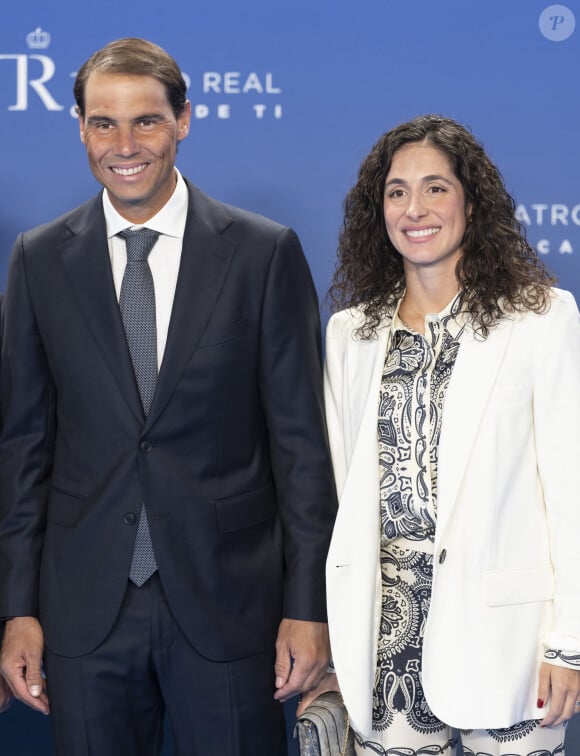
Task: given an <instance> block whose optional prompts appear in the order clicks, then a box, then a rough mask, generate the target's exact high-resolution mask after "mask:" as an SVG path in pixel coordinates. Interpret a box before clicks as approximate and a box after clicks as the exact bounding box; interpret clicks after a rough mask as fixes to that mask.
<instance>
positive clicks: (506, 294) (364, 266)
mask: <svg viewBox="0 0 580 756" xmlns="http://www.w3.org/2000/svg"><path fill="white" fill-rule="evenodd" d="M410 142H426V143H428V144H431V145H433V147H435V148H436V149H437V150H439V151H440V152H441V153H442V154H443V155H445V156H446V157H447V159H448V160H449V162H450V164H451V167H452V170H453V172H454V173H455V176H456V177H457V178H458V179H459V181H460V182H461V185H462V187H463V191H464V194H465V202H466V206H467V205H468V204H471V208H472V212H471V216H470V218H469V221H468V223H467V226H466V230H465V234H464V237H463V242H462V247H463V255H462V257H461V259H460V261H459V262H458V264H457V269H456V273H457V278H458V281H459V282H460V288H461V296H462V303H463V307H464V309H466V310H467V311H468V312H469V314H470V316H471V320H472V323H473V325H474V328H475V329H476V331H477V332H478V333H479V334H480V335H481V336H482V337H483V338H485V337H486V336H487V335H488V333H489V330H490V328H491V327H492V326H493V325H494V324H496V323H497V322H498V320H499V319H500V318H501V317H502V315H503V313H505V312H517V311H523V310H533V311H534V312H543V311H544V310H545V309H546V308H547V307H548V302H549V292H548V289H549V287H550V286H551V285H552V284H553V283H554V282H555V278H554V277H553V276H552V275H551V274H550V273H549V272H548V271H547V269H546V268H545V266H544V264H543V263H542V261H541V260H540V259H539V257H538V255H537V253H536V252H535V250H534V249H533V248H532V247H531V246H530V245H529V244H528V242H527V240H526V235H525V230H524V228H523V226H522V225H521V224H520V223H519V221H517V220H516V218H515V215H514V210H515V203H514V200H513V198H512V197H511V196H510V195H509V194H508V192H507V190H506V188H505V185H504V182H503V178H502V176H501V174H500V172H499V170H498V169H497V168H496V167H495V165H493V163H492V162H491V160H490V159H489V157H488V156H487V154H486V153H485V150H484V149H483V147H482V145H481V144H480V143H479V142H478V141H477V139H476V138H475V137H474V136H473V135H472V134H471V133H470V132H469V131H468V130H467V129H466V128H464V127H463V126H461V125H460V124H458V123H457V122H455V121H453V120H452V119H450V118H444V117H442V116H438V115H423V116H419V117H418V118H415V119H413V120H412V121H409V122H407V123H403V124H400V125H399V126H396V127H395V128H393V129H391V131H388V132H387V133H386V134H383V136H382V137H381V138H380V139H379V140H378V142H377V143H376V144H375V146H374V147H373V148H372V150H371V152H370V153H369V155H367V157H366V158H365V159H364V160H363V162H362V164H361V167H360V170H359V174H358V179H357V182H356V184H355V185H354V187H353V188H352V189H351V190H350V192H349V193H348V195H347V196H346V199H345V203H344V209H345V215H344V222H343V225H342V228H341V232H340V237H339V246H338V265H337V268H336V271H335V273H334V277H333V281H332V286H331V289H330V292H329V297H330V301H331V303H332V305H333V309H335V310H337V309H342V308H344V307H352V306H360V307H361V309H362V312H363V314H364V316H365V317H364V323H363V325H362V326H361V327H360V328H359V329H358V331H357V333H358V336H359V337H360V338H363V339H370V338H373V337H374V335H375V334H376V330H377V327H378V326H379V324H380V322H381V319H382V318H383V316H384V315H385V314H386V313H387V312H388V311H390V310H392V309H393V308H394V306H395V304H396V302H397V301H398V300H399V299H400V297H401V296H402V295H403V292H404V291H405V275H404V270H403V259H402V257H401V255H400V254H399V252H398V251H397V250H396V249H395V247H394V246H393V244H392V242H391V240H390V239H389V237H388V234H387V230H386V226H385V219H384V214H383V194H384V186H385V179H386V177H387V174H388V172H389V170H390V167H391V162H392V159H393V155H394V154H395V152H396V151H397V150H398V149H400V148H401V147H402V146H403V145H406V144H409V143H410Z"/></svg>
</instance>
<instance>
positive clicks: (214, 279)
mask: <svg viewBox="0 0 580 756" xmlns="http://www.w3.org/2000/svg"><path fill="white" fill-rule="evenodd" d="M187 185H188V190H189V209H188V214H187V222H186V226H185V234H184V238H183V248H182V252H181V262H180V266H179V276H178V280H177V286H176V289H175V297H174V301H173V309H172V313H171V321H170V324H169V332H168V334H167V345H166V347H165V354H164V357H163V361H162V363H161V368H160V371H159V379H158V381H157V389H156V391H155V396H154V397H153V403H152V405H151V409H150V411H149V416H148V418H147V425H150V424H151V423H153V422H154V421H155V419H156V418H157V417H158V416H159V414H160V413H161V412H162V411H163V408H164V407H165V405H166V404H167V402H168V401H169V399H170V397H171V394H172V393H173V391H174V390H175V387H176V386H177V384H178V383H179V381H180V380H181V377H182V376H183V374H184V372H185V370H186V368H187V365H188V363H189V361H190V360H191V358H192V355H193V353H194V351H195V349H196V348H197V345H198V343H199V341H200V339H201V336H202V334H203V331H204V329H205V326H206V324H207V322H208V321H209V318H210V316H211V313H212V311H213V308H214V306H215V303H216V301H217V298H218V295H219V292H220V290H221V288H222V285H223V282H224V279H225V277H226V274H227V272H228V270H229V267H230V264H231V261H232V258H233V254H234V251H235V249H236V246H237V244H236V243H235V242H234V241H232V240H230V239H228V238H226V237H225V236H224V235H223V231H224V230H225V229H226V228H227V227H228V226H229V225H230V224H231V222H232V221H231V218H230V217H229V216H228V214H227V212H226V210H225V208H224V207H223V205H221V204H219V203H216V202H214V201H212V200H210V199H209V198H208V197H206V196H205V195H204V194H202V192H200V191H199V190H198V189H197V188H196V187H194V186H193V185H192V184H190V183H189V182H187Z"/></svg>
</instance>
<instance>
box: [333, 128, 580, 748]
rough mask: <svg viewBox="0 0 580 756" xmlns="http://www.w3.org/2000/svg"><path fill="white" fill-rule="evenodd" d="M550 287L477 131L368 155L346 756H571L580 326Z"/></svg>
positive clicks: (346, 590)
mask: <svg viewBox="0 0 580 756" xmlns="http://www.w3.org/2000/svg"><path fill="white" fill-rule="evenodd" d="M552 284H553V279H552V277H551V276H550V274H549V273H548V272H547V271H546V270H545V268H544V266H543V265H542V263H541V262H540V260H539V259H538V257H537V255H536V254H535V252H534V251H533V250H532V249H531V248H530V246H529V244H528V243H527V241H526V240H525V236H524V233H523V231H522V229H521V227H520V225H519V224H518V223H517V221H515V220H514V203H513V200H512V198H511V197H510V196H509V195H508V193H507V191H506V189H505V187H504V184H503V181H502V178H501V175H500V173H499V171H498V170H497V168H496V167H495V166H494V165H493V164H492V163H491V161H490V159H489V158H488V156H487V155H486V153H485V151H484V150H483V148H482V146H481V145H480V143H479V142H478V141H477V140H476V139H475V138H474V137H473V136H472V135H471V133H470V132H468V131H467V130H466V129H465V128H463V127H462V126H460V125H459V124H457V123H456V122H454V121H452V120H450V119H447V118H442V117H439V116H422V117H419V118H416V119H415V120H413V121H411V122H409V123H405V124H402V125H400V126H397V127H396V128H394V129H393V130H391V131H390V132H388V133H386V134H385V135H383V136H382V137H381V138H380V139H379V141H378V142H377V144H376V145H375V146H374V147H373V149H372V151H371V152H370V154H369V155H368V156H367V158H365V160H364V161H363V163H362V165H361V168H360V172H359V176H358V180H357V183H356V185H355V186H354V187H353V189H352V190H351V191H350V193H349V195H348V196H347V199H346V203H345V221H344V225H343V228H342V232H341V238H340V245H339V261H338V267H337V271H336V274H335V278H334V282H333V288H332V290H331V294H332V297H333V300H334V302H335V304H337V305H338V308H341V309H340V311H338V312H336V314H335V315H333V317H332V318H331V320H330V323H329V325H328V329H327V351H326V402H327V415H328V430H329V436H330V442H331V449H332V455H333V462H334V469H335V475H336V484H337V489H338V493H339V497H340V507H339V513H338V518H337V521H336V525H335V530H334V535H333V538H332V543H331V547H330V552H329V556H328V562H327V586H328V611H329V626H330V635H331V643H332V652H333V660H334V665H335V668H336V673H337V681H338V685H339V686H340V690H341V691H342V695H343V698H344V701H345V704H346V707H347V709H348V711H349V714H350V721H351V724H352V727H353V729H354V730H355V735H356V746H355V748H356V752H357V753H360V754H388V755H389V756H391V754H397V755H399V754H405V756H413V755H414V754H452V753H462V754H470V755H471V754H478V755H479V754H485V756H488V755H489V756H500V754H501V755H502V756H503V754H507V753H509V754H510V756H511V755H516V756H531V755H532V754H534V756H536V755H537V754H542V755H544V754H545V755H549V756H552V754H556V753H558V754H560V753H563V740H564V727H565V722H566V721H567V720H568V719H569V718H570V717H571V716H572V715H573V714H574V713H575V712H578V711H579V709H580V590H579V583H580V546H579V539H580V324H579V315H578V310H577V307H576V304H575V302H574V298H573V297H572V295H571V294H570V293H568V292H565V291H561V290H558V289H554V288H552ZM325 685H326V686H327V687H332V686H333V684H332V682H331V681H330V680H327V681H326V683H325ZM457 731H460V732H461V738H462V741H463V746H462V750H461V751H460V750H459V747H460V746H459V741H458V738H457Z"/></svg>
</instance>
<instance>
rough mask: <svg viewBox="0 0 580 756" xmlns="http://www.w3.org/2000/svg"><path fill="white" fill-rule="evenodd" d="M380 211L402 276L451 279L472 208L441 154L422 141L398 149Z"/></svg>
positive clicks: (394, 156) (447, 162) (386, 182)
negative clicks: (439, 274) (436, 275)
mask: <svg viewBox="0 0 580 756" xmlns="http://www.w3.org/2000/svg"><path fill="white" fill-rule="evenodd" d="M383 208H384V215H385V224H386V227H387V233H388V235H389V239H390V240H391V242H392V243H393V245H394V246H395V248H396V249H397V250H398V252H400V254H401V256H402V258H403V265H404V267H405V273H406V274H408V273H409V272H411V270H414V271H415V272H417V273H419V274H421V273H422V272H423V271H427V270H437V271H438V272H444V271H448V272H449V273H450V274H453V275H455V266H456V265H457V261H458V260H459V259H460V257H461V255H462V254H463V251H462V248H461V242H462V239H463V234H464V232H465V226H466V222H467V220H466V219H467V216H468V214H469V211H470V208H469V207H466V204H465V195H464V192H463V187H462V186H461V182H460V181H459V179H458V178H457V177H456V176H455V174H454V173H453V170H452V168H451V165H450V163H449V160H448V159H447V157H446V156H445V155H444V154H443V153H442V152H439V150H437V149H436V148H435V147H433V146H432V145H430V144H428V143H425V142H412V143H410V144H406V145H404V146H403V147H401V148H400V149H398V150H397V151H396V152H395V154H394V155H393V160H392V163H391V168H390V170H389V173H388V175H387V178H386V180H385V193H384V204H383Z"/></svg>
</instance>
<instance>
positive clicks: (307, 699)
mask: <svg viewBox="0 0 580 756" xmlns="http://www.w3.org/2000/svg"><path fill="white" fill-rule="evenodd" d="M329 690H336V691H338V692H339V693H340V688H339V687H338V681H337V679H336V675H335V674H334V672H327V673H326V675H325V676H324V677H323V678H322V680H321V681H320V682H319V683H318V685H317V686H316V687H315V688H310V690H308V691H306V693H303V694H302V695H301V696H300V701H299V703H298V708H297V709H296V716H297V717H299V716H300V715H301V714H302V712H303V711H304V709H306V707H307V706H308V705H309V704H311V703H312V701H314V699H315V698H318V696H320V695H322V694H323V693H327V692H328V691H329Z"/></svg>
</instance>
